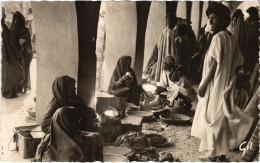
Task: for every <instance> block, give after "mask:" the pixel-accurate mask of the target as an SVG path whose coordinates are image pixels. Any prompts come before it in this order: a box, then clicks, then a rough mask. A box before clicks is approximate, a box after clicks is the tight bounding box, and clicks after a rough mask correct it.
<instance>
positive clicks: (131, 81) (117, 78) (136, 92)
mask: <svg viewBox="0 0 260 163" xmlns="http://www.w3.org/2000/svg"><path fill="white" fill-rule="evenodd" d="M131 60H132V58H131V57H130V56H122V57H121V58H119V60H118V61H117V65H116V68H115V69H114V72H113V74H112V77H111V80H110V83H109V87H108V93H109V94H112V91H113V90H116V89H117V88H122V87H128V88H129V94H128V97H127V102H129V103H133V104H135V105H139V101H140V94H141V88H140V87H139V86H138V84H137V80H136V77H135V73H134V70H133V69H131V68H130V66H131Z"/></svg>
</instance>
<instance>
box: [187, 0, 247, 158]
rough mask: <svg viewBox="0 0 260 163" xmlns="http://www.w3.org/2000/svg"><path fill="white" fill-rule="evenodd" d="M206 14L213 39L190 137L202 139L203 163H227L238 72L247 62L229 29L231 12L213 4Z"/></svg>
mask: <svg viewBox="0 0 260 163" xmlns="http://www.w3.org/2000/svg"><path fill="white" fill-rule="evenodd" d="M206 14H207V16H208V18H209V20H208V21H209V23H210V27H211V33H212V34H213V35H214V36H213V38H212V41H211V43H210V46H209V48H208V50H207V52H206V56H205V60H204V66H203V73H202V80H201V82H200V85H199V89H198V95H199V102H198V105H197V108H196V113H195V116H194V120H193V125H192V129H191V135H192V136H196V137H198V138H199V139H200V140H201V143H200V147H199V151H200V152H204V153H205V154H206V156H207V157H206V158H201V160H202V161H216V160H217V159H218V160H219V161H225V160H226V159H225V155H226V154H228V153H229V151H230V147H229V140H230V139H231V130H230V128H229V125H228V120H230V119H233V118H234V117H235V113H236V111H235V106H234V101H233V91H234V88H235V82H236V72H237V71H236V70H237V68H238V67H239V66H240V65H242V64H243V62H244V59H243V56H242V54H241V52H240V50H239V46H238V43H237V40H236V38H235V36H233V35H232V34H231V33H230V32H229V31H227V29H226V28H227V27H228V25H229V23H230V16H229V15H230V11H229V9H228V8H227V7H226V6H224V5H223V4H221V3H215V2H213V3H212V4H211V5H210V6H209V7H208V9H207V11H206Z"/></svg>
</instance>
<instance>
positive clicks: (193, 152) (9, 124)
mask: <svg viewBox="0 0 260 163" xmlns="http://www.w3.org/2000/svg"><path fill="white" fill-rule="evenodd" d="M35 62H36V61H35V59H34V60H33V61H32V64H31V68H32V70H31V75H32V90H33V91H32V93H28V94H22V93H20V94H19V95H18V96H19V97H18V98H15V99H3V98H2V99H1V153H2V154H1V161H8V162H16V161H19V162H30V161H31V159H22V157H21V156H20V155H19V154H18V152H17V151H9V150H8V143H9V142H10V140H11V138H12V136H13V128H14V127H16V126H24V125H25V126H26V125H34V124H35V123H36V122H35V120H34V119H32V118H30V116H29V115H28V113H27V109H28V107H29V105H30V104H29V103H31V102H32V100H33V97H35V88H36V87H35V83H36V82H35V81H36V72H35V70H36V63H35ZM32 103H33V102H32ZM195 106H196V102H194V103H193V112H194V108H195ZM190 130H191V125H185V126H176V125H169V126H168V127H167V128H166V130H164V131H163V132H162V133H163V134H164V135H165V136H167V137H168V138H170V139H171V140H172V143H171V144H170V145H169V146H166V147H163V148H160V150H162V151H170V152H171V153H172V155H173V156H174V157H175V158H178V159H179V160H180V161H182V162H184V161H185V162H195V161H196V162H197V161H200V160H199V157H198V156H199V154H200V153H199V152H198V148H199V143H200V141H199V139H197V138H195V137H191V136H190ZM10 148H11V149H13V148H14V144H13V143H12V142H11V144H10ZM241 155H242V152H239V151H236V152H230V153H229V155H228V157H227V158H228V160H229V161H232V162H239V161H241V159H240V158H241Z"/></svg>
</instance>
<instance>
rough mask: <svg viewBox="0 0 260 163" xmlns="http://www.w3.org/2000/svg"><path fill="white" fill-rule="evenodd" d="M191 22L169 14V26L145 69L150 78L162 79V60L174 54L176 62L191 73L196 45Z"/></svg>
mask: <svg viewBox="0 0 260 163" xmlns="http://www.w3.org/2000/svg"><path fill="white" fill-rule="evenodd" d="M190 24H191V22H189V21H187V20H183V19H181V18H177V17H176V16H175V14H172V13H169V14H167V16H166V26H167V27H166V28H165V29H164V30H163V31H162V33H161V35H160V37H159V41H158V43H157V44H156V45H155V47H154V49H153V53H152V55H151V57H150V59H149V61H148V63H147V66H146V68H145V71H144V74H146V75H147V76H148V78H149V80H151V81H155V82H160V81H161V80H162V77H161V74H162V71H163V69H162V67H163V65H162V62H163V58H164V57H165V56H173V57H174V58H175V62H176V64H178V65H182V66H184V69H186V71H187V73H188V74H190V71H191V69H192V68H191V66H190V65H191V56H192V54H193V52H194V50H195V45H196V37H195V34H194V32H193V30H192V28H191V25H190ZM188 74H187V75H188Z"/></svg>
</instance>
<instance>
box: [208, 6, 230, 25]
mask: <svg viewBox="0 0 260 163" xmlns="http://www.w3.org/2000/svg"><path fill="white" fill-rule="evenodd" d="M210 14H216V15H217V17H218V18H219V23H220V24H221V29H220V30H223V29H225V28H227V27H228V25H229V23H230V10H229V9H228V7H227V6H225V5H223V4H221V3H217V2H212V3H211V4H210V5H209V7H208V9H207V11H206V15H207V16H208V17H209V15H210Z"/></svg>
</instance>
